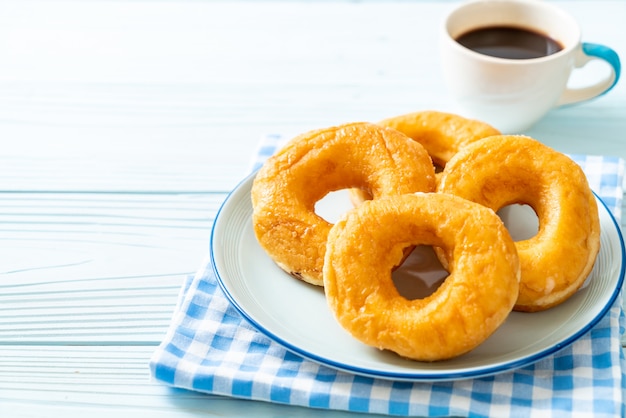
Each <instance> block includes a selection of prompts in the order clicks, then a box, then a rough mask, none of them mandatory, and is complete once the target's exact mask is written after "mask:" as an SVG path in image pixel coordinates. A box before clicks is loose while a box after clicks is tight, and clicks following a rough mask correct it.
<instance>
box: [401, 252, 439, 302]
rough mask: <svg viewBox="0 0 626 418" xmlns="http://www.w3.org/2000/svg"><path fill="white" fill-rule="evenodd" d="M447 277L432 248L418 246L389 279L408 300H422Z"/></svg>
mask: <svg viewBox="0 0 626 418" xmlns="http://www.w3.org/2000/svg"><path fill="white" fill-rule="evenodd" d="M447 277H448V272H447V271H446V270H445V269H444V268H443V266H442V265H441V263H440V262H439V259H438V258H437V255H436V254H435V252H434V251H433V248H432V247H431V246H429V245H418V246H417V247H415V249H414V250H413V252H411V254H410V255H409V256H408V257H407V259H406V260H405V261H404V263H402V265H401V266H400V267H399V268H398V269H397V270H395V271H394V272H393V273H392V275H391V278H392V280H393V284H394V285H395V287H396V289H397V290H398V293H399V294H400V295H401V296H402V297H404V298H406V299H408V300H414V299H423V298H425V297H427V296H430V295H431V294H433V293H434V292H435V291H436V290H437V289H438V288H439V286H441V284H442V283H443V282H444V281H445V280H446V278H447Z"/></svg>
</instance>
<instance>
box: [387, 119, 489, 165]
mask: <svg viewBox="0 0 626 418" xmlns="http://www.w3.org/2000/svg"><path fill="white" fill-rule="evenodd" d="M378 124H379V125H383V126H387V127H389V128H393V129H396V130H398V131H400V132H402V133H403V134H405V135H406V136H408V137H409V138H412V139H413V140H414V141H417V142H419V143H420V144H421V145H422V146H423V147H424V148H426V151H427V152H428V154H429V155H430V157H431V158H432V160H433V162H434V163H435V164H437V165H438V166H440V167H445V166H446V163H447V162H448V161H449V160H450V158H452V156H453V155H454V154H456V153H457V152H459V150H460V149H461V148H463V147H464V146H466V145H467V144H471V143H472V142H476V141H478V140H479V139H482V138H486V137H488V136H492V135H500V131H498V130H497V129H496V128H494V127H492V126H490V125H488V124H487V123H485V122H481V121H478V120H474V119H467V118H464V117H462V116H459V115H455V114H452V113H445V112H438V111H422V112H414V113H408V114H406V115H400V116H395V117H391V118H388V119H384V120H382V121H380V122H378Z"/></svg>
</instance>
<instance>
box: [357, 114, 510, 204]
mask: <svg viewBox="0 0 626 418" xmlns="http://www.w3.org/2000/svg"><path fill="white" fill-rule="evenodd" d="M378 123H379V124H380V125H382V126H387V127H390V128H393V129H396V130H398V131H400V132H402V133H403V134H405V135H407V136H408V137H410V138H411V139H413V140H414V141H417V142H418V143H420V145H422V146H423V147H424V148H426V151H427V152H428V154H429V155H430V157H431V159H432V160H433V162H434V163H435V164H436V165H438V166H439V167H445V165H446V164H447V162H448V160H450V158H452V156H453V155H454V154H456V153H457V152H458V151H459V150H460V149H461V148H462V147H464V146H466V145H468V144H471V143H473V142H476V141H478V140H479V139H483V138H486V137H488V136H492V135H500V131H498V130H497V129H496V128H494V127H492V126H491V125H489V124H487V123H485V122H481V121H478V120H474V119H467V118H464V117H462V116H459V115H455V114H452V113H445V112H438V111H434V110H431V111H421V112H413V113H408V114H405V115H400V116H395V117H391V118H388V119H384V120H382V121H380V122H378ZM368 199H371V196H370V195H368V193H367V191H365V190H361V189H352V190H350V200H351V201H352V203H353V204H354V206H358V205H360V204H361V203H362V202H363V201H365V200H368Z"/></svg>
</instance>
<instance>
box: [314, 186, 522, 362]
mask: <svg viewBox="0 0 626 418" xmlns="http://www.w3.org/2000/svg"><path fill="white" fill-rule="evenodd" d="M420 244H424V245H434V246H440V247H442V248H445V249H446V251H447V252H448V253H449V254H450V255H451V258H450V270H449V271H450V274H449V276H448V277H447V278H446V280H445V281H444V283H443V284H442V285H441V286H440V287H439V288H438V289H437V290H436V291H435V292H434V293H433V294H431V295H429V296H427V297H425V298H423V299H415V300H408V299H406V298H404V297H403V296H401V295H400V294H399V293H398V291H397V289H396V287H395V286H394V284H393V281H392V277H391V269H392V267H393V266H394V264H395V263H396V262H397V261H398V260H399V259H400V258H401V257H402V251H403V248H405V247H406V246H410V245H420ZM518 282H519V260H518V257H517V252H516V250H515V244H514V242H513V240H512V239H511V237H510V235H509V234H508V232H507V230H506V228H505V227H504V225H503V223H502V221H501V220H500V218H499V217H498V216H497V215H496V214H495V213H494V212H493V211H492V210H490V209H488V208H486V207H484V206H481V205H478V204H476V203H473V202H470V201H468V200H465V199H461V198H458V197H456V196H453V195H446V194H440V193H417V194H410V195H403V196H394V197H389V198H383V199H379V200H371V201H367V202H364V203H363V205H361V206H359V207H358V208H356V209H355V210H353V211H351V212H348V213H347V214H345V215H344V216H343V218H341V219H340V220H339V221H338V222H337V223H336V224H335V226H334V227H333V228H332V229H331V231H330V235H329V237H328V248H327V252H326V259H325V264H324V285H325V292H326V299H327V301H328V305H329V306H330V308H331V310H332V312H333V313H334V315H335V317H336V318H337V320H338V322H339V323H340V324H341V325H342V326H343V327H344V328H345V329H346V330H347V331H348V332H349V333H350V334H352V335H353V336H354V337H355V338H357V339H358V340H360V341H362V342H363V343H365V344H368V345H371V346H374V347H377V348H379V349H388V350H392V351H394V352H396V353H398V354H400V355H401V356H403V357H407V358H411V359H414V360H420V361H437V360H444V359H449V358H452V357H456V356H459V355H461V354H463V353H466V352H468V351H470V350H472V349H473V348H475V347H476V346H478V345H479V344H481V343H482V342H483V341H484V340H485V339H487V337H489V335H491V334H492V333H493V332H494V331H495V330H496V329H497V328H498V327H499V326H500V325H501V324H502V323H503V322H504V320H505V319H506V318H507V316H508V315H509V313H510V312H511V309H512V307H513V304H514V303H515V300H516V299H517V294H518Z"/></svg>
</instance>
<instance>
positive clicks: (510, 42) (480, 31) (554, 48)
mask: <svg viewBox="0 0 626 418" xmlns="http://www.w3.org/2000/svg"><path fill="white" fill-rule="evenodd" d="M456 41H457V42H458V43H460V44H461V45H463V46H464V47H466V48H469V49H471V50H472V51H475V52H478V53H480V54H483V55H489V56H492V57H498V58H507V59H531V58H540V57H545V56H548V55H551V54H554V53H556V52H559V51H560V50H562V49H563V46H562V45H561V44H560V43H559V42H557V41H556V40H554V39H552V38H550V37H549V36H546V35H544V34H541V33H538V32H535V31H532V30H528V29H524V28H517V27H511V26H489V27H482V28H477V29H473V30H471V31H469V32H466V33H464V34H462V35H461V36H459V37H458V38H456Z"/></svg>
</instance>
